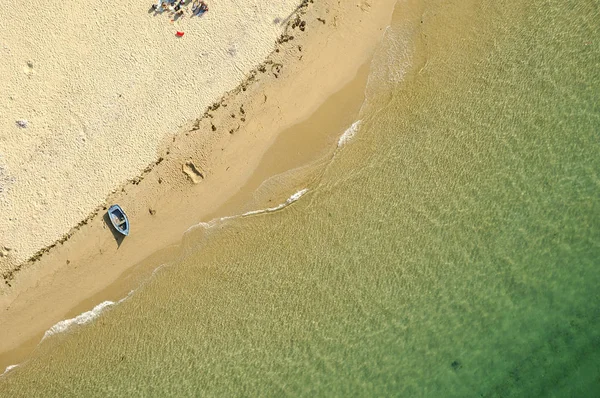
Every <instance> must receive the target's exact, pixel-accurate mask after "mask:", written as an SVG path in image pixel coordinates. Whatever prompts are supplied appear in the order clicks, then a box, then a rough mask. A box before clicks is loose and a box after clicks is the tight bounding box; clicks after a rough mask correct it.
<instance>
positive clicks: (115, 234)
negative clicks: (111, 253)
mask: <svg viewBox="0 0 600 398" xmlns="http://www.w3.org/2000/svg"><path fill="white" fill-rule="evenodd" d="M102 219H103V220H104V223H105V224H106V225H107V226H108V229H109V230H110V232H111V233H112V235H113V238H115V241H116V242H117V249H118V248H119V247H121V243H123V239H125V235H123V234H121V233H119V232H117V231H116V230H115V227H113V225H112V222H110V216H109V215H108V212H106V213H104V216H103V217H102Z"/></svg>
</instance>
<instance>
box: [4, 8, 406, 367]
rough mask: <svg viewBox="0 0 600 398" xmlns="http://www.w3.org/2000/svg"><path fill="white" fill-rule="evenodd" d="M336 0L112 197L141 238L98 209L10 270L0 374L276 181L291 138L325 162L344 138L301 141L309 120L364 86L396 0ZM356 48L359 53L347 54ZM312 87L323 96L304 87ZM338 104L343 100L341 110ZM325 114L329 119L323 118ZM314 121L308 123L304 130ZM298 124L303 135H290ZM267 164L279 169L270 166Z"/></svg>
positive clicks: (309, 17)
mask: <svg viewBox="0 0 600 398" xmlns="http://www.w3.org/2000/svg"><path fill="white" fill-rule="evenodd" d="M333 3H334V2H331V4H330V2H324V3H317V4H310V5H309V6H308V8H307V10H306V13H305V14H302V15H301V17H302V19H304V20H306V21H307V22H306V33H302V34H298V33H300V32H299V31H298V30H293V29H294V28H289V29H292V32H293V33H294V35H295V36H296V37H294V38H293V39H290V34H289V32H286V33H284V35H282V39H280V40H279V44H278V46H277V48H276V50H275V51H274V52H273V53H272V54H271V56H270V57H269V58H268V59H267V60H266V61H265V62H264V63H262V64H261V65H260V66H259V67H258V68H257V69H256V70H255V71H253V72H251V74H250V76H249V78H248V80H247V81H246V82H244V83H242V84H241V85H240V86H239V87H238V88H237V89H235V90H233V91H232V92H229V93H227V94H225V95H224V96H223V97H222V99H221V100H220V101H219V102H216V103H215V104H214V105H213V106H211V107H209V110H208V111H207V112H205V114H204V116H203V117H202V118H199V119H197V120H196V121H194V122H191V123H189V124H188V125H187V126H186V128H184V129H183V130H182V131H181V132H180V133H178V134H177V135H176V136H174V137H172V138H171V142H165V143H164V144H163V149H162V150H161V156H160V157H159V158H158V160H157V161H156V162H155V164H154V166H151V167H148V168H147V169H146V170H144V173H143V174H142V175H141V176H139V177H137V178H135V179H133V180H132V181H130V182H128V183H127V184H125V185H124V186H123V187H122V188H121V190H120V191H118V192H116V193H114V194H112V195H110V196H109V197H108V198H107V201H106V203H109V202H119V203H121V204H123V206H124V208H125V209H126V211H127V213H128V215H129V217H130V220H131V222H132V227H133V229H132V236H130V237H128V238H127V239H126V240H123V241H121V242H118V241H116V240H115V239H114V237H113V236H112V235H111V234H110V233H109V232H108V231H107V230H106V229H107V228H108V227H107V226H106V223H105V222H104V220H103V217H100V214H103V213H104V206H100V207H99V208H98V209H97V210H96V211H95V213H93V215H92V216H91V217H90V218H88V219H86V220H84V221H82V222H81V223H80V225H79V226H78V227H77V228H76V229H75V230H74V231H72V233H71V234H70V236H69V239H65V240H63V241H61V242H58V243H55V244H53V245H52V246H51V247H50V248H48V249H43V250H42V252H41V253H38V254H39V255H38V257H37V259H36V260H34V261H31V262H28V263H26V266H25V267H22V268H20V269H19V270H17V271H18V272H15V273H13V275H11V278H10V285H11V286H10V287H8V288H7V287H4V288H3V291H2V293H3V295H2V296H1V297H0V305H1V306H2V308H3V309H4V311H3V312H2V314H0V322H1V323H2V324H3V325H9V326H8V327H6V328H3V330H2V331H0V341H1V343H0V367H3V368H4V367H6V366H8V365H11V364H14V363H15V362H20V361H15V359H16V358H24V357H26V356H27V355H29V353H30V352H31V350H32V349H34V348H35V346H37V343H38V342H39V340H38V337H39V335H40V333H41V334H43V333H44V332H45V331H46V330H48V329H49V327H51V326H52V325H54V324H56V323H57V322H58V321H60V320H63V319H69V318H72V317H73V315H75V316H76V315H78V314H80V313H82V312H83V311H88V310H90V309H91V308H93V307H94V306H96V305H97V304H98V303H99V302H101V301H104V300H105V299H109V298H107V297H109V296H110V297H112V298H113V299H116V300H118V299H120V298H122V296H121V297H113V296H114V295H115V294H114V293H115V292H116V291H117V290H119V289H118V288H117V289H116V290H114V291H113V292H111V293H107V292H106V290H107V289H110V287H111V286H114V285H115V283H116V284H117V285H118V284H119V283H118V282H119V281H121V283H122V284H123V285H126V284H127V283H131V281H129V282H127V279H128V278H129V277H132V278H133V279H135V277H134V276H132V275H133V274H134V270H135V269H138V268H139V267H140V264H144V266H143V268H145V269H149V268H152V267H151V266H148V264H149V263H152V264H157V266H158V265H160V261H161V259H164V258H169V255H170V254H172V250H177V249H176V247H177V246H178V242H179V241H180V240H181V239H182V237H183V236H184V233H185V231H186V230H187V229H188V228H189V227H190V226H191V225H194V224H198V223H200V222H205V221H207V220H210V219H212V218H214V217H215V216H217V215H228V214H232V213H231V211H232V209H242V208H243V206H246V205H247V203H248V201H249V200H250V199H251V198H252V193H253V192H254V191H255V190H256V188H257V187H258V186H260V184H261V183H262V182H263V181H264V177H265V176H266V175H268V174H269V173H273V172H274V170H275V169H276V168H277V166H280V167H283V168H284V169H285V168H286V167H288V166H282V162H283V163H285V159H283V160H282V159H281V158H280V159H276V156H275V154H273V153H271V155H268V154H269V151H271V152H277V151H275V150H271V149H270V148H273V147H274V146H275V145H277V143H278V142H280V141H278V140H280V139H281V140H283V138H282V137H292V136H295V137H296V141H294V139H291V140H290V142H288V143H284V144H282V148H285V147H287V148H288V149H289V148H294V146H295V145H297V144H298V143H299V142H304V143H305V144H306V148H304V152H303V153H305V154H306V153H308V154H312V155H310V156H307V155H303V156H299V157H298V158H297V159H296V161H297V162H298V164H299V165H302V164H304V163H303V162H305V161H306V160H310V158H311V157H312V158H313V159H316V158H318V153H319V150H320V151H324V150H325V151H326V149H323V148H325V147H327V145H331V142H334V143H335V140H336V139H338V138H339V136H336V137H332V136H329V137H328V138H327V139H325V140H324V141H323V140H321V139H317V138H318V137H320V138H323V137H322V136H321V135H320V134H313V136H312V137H310V138H308V139H304V140H303V139H300V140H298V136H299V134H301V133H303V132H306V131H313V132H314V133H318V131H314V130H315V129H314V128H313V129H312V130H311V128H310V120H311V118H312V117H313V116H314V114H315V112H317V113H318V111H319V109H320V108H321V107H322V106H324V103H325V102H327V101H328V100H329V99H330V98H332V97H335V96H336V94H338V93H339V92H341V91H344V90H345V89H346V88H347V86H349V85H352V83H353V82H355V81H356V80H357V79H358V80H360V79H361V78H362V79H364V80H365V84H366V76H365V74H366V72H365V70H367V71H368V68H364V65H365V63H367V62H368V61H369V60H370V58H371V56H372V53H373V50H374V48H375V46H376V44H377V43H378V42H379V40H380V39H381V38H382V36H383V32H384V29H385V27H386V26H387V25H388V24H389V21H390V20H391V17H392V11H393V7H394V5H395V0H394V1H390V0H384V1H380V2H378V3H377V5H372V6H371V7H370V8H369V9H368V10H367V11H365V10H363V9H362V8H360V7H355V5H352V6H350V5H332V4H333ZM301 12H302V10H301ZM317 18H319V19H317ZM321 20H324V21H326V22H321ZM328 21H334V22H332V23H331V24H329V22H328ZM334 25H335V26H334ZM348 43H352V46H349V47H348V48H343V46H344V44H345V45H348ZM307 65H308V66H307ZM361 70H362V72H361ZM357 73H358V75H357ZM361 73H362V77H361ZM307 81H309V82H310V84H311V87H312V88H313V90H305V88H306V85H307V83H306V82H307ZM355 86H356V83H355ZM358 86H360V84H358ZM353 89H354V90H356V87H353ZM340 90H341V91H340ZM341 97H344V98H352V97H353V96H352V95H347V94H344V95H342V96H341ZM354 97H355V96H354ZM340 101H341V99H340V98H336V99H335V100H334V102H333V103H334V104H339V103H340ZM334 108H335V107H334ZM338 108H339V107H338ZM328 111H329V110H328ZM344 112H345V110H342V111H340V113H344ZM346 113H348V112H346ZM349 113H352V112H349ZM326 116H327V114H326V115H325V117H326ZM344 117H345V118H344ZM347 117H348V115H347V114H345V115H343V117H340V115H338V117H337V119H336V118H332V119H336V120H338V125H336V124H335V123H333V125H332V126H330V128H331V129H334V130H335V129H339V125H340V124H341V125H345V127H343V128H342V129H341V130H339V131H338V133H342V132H343V131H344V129H345V128H346V127H348V126H349V124H348V120H347ZM319 118H320V119H321V121H323V120H325V119H323V118H324V116H323V115H320V116H319ZM340 120H342V121H340ZM304 122H307V123H308V124H309V126H302V123H304ZM350 122H353V121H350ZM294 129H295V130H296V134H295V135H294V134H293V133H289V131H288V130H291V131H293V130H294ZM286 134H287V135H286ZM302 138H305V137H304V136H303V137H302ZM315 140H316V141H318V142H316V141H315ZM329 148H330V147H329ZM315 152H316V153H317V154H315ZM280 157H281V156H280ZM265 159H272V160H271V162H272V163H271V164H267V165H266V166H265V165H264V164H263V162H264V161H265ZM290 161H291V162H292V163H293V159H292V160H290ZM267 163H269V162H268V161H267ZM288 164H290V163H288ZM261 165H262V169H261ZM290 193H291V192H289V191H286V192H285V194H287V195H288V196H289V194H290ZM199 198H201V199H199ZM276 203H278V202H276ZM157 226H161V228H160V230H157V228H156V227H157ZM149 242H151V243H149ZM155 268H156V267H155ZM138 277H139V276H138ZM101 297H104V299H102V300H98V299H99V298H101ZM94 300H95V302H94ZM116 300H114V301H116ZM49 302H51V303H52V304H53V305H49V304H48V303H49ZM90 304H91V305H90ZM82 307H83V311H80V310H81V309H82ZM32 320H34V321H32ZM32 343H34V344H35V346H32Z"/></svg>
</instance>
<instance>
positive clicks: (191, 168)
mask: <svg viewBox="0 0 600 398" xmlns="http://www.w3.org/2000/svg"><path fill="white" fill-rule="evenodd" d="M181 169H182V170H183V172H184V173H185V174H186V175H187V176H188V178H189V179H190V180H192V182H193V183H194V184H198V183H199V182H200V181H202V180H203V179H204V175H203V174H202V172H200V170H198V168H197V167H196V165H195V164H194V163H192V162H187V163H185V164H184V165H182V166H181Z"/></svg>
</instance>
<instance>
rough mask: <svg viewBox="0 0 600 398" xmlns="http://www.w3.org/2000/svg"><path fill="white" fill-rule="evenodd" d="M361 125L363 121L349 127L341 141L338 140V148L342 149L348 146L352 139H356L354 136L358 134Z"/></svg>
mask: <svg viewBox="0 0 600 398" xmlns="http://www.w3.org/2000/svg"><path fill="white" fill-rule="evenodd" d="M360 123H361V121H360V120H357V121H356V122H354V123H352V126H350V127H348V128H347V129H346V131H344V134H342V135H341V137H340V139H339V140H338V148H341V147H342V146H344V145H346V144H347V143H348V142H349V141H350V140H351V139H352V138H354V136H355V135H356V133H357V132H358V128H359V127H360Z"/></svg>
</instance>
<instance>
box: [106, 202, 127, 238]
mask: <svg viewBox="0 0 600 398" xmlns="http://www.w3.org/2000/svg"><path fill="white" fill-rule="evenodd" d="M108 217H109V218H110V222H111V223H112V225H113V227H115V229H116V230H117V231H118V232H119V233H121V234H123V235H125V236H127V235H129V220H128V219H127V216H126V215H125V212H124V211H123V209H121V206H119V205H112V206H110V208H109V209H108Z"/></svg>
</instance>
